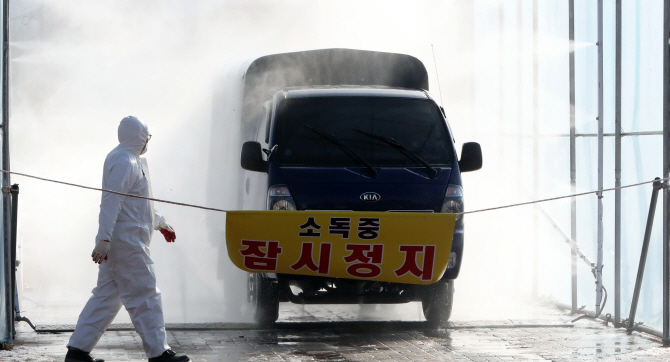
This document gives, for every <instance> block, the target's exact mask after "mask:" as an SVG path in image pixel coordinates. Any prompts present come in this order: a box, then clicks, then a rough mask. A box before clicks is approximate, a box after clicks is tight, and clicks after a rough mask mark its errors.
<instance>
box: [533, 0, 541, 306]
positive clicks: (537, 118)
mask: <svg viewBox="0 0 670 362" xmlns="http://www.w3.org/2000/svg"><path fill="white" fill-rule="evenodd" d="M537 13H538V1H537V0H533V200H537V199H538V194H539V192H538V189H539V184H540V183H539V175H538V170H539V168H540V160H539V144H538V137H539V122H540V116H539V114H540V110H539V103H540V101H539V99H540V94H539V93H540V89H539V88H540V79H539V69H538V68H539V65H538V63H539V56H538V52H539V49H538V47H539V39H538V38H539V34H538V14H537ZM537 223H538V217H537V212H534V213H533V291H532V292H533V297H537V295H538V281H537V279H538V267H537V265H538V260H537V259H538V243H539V241H538V240H537V238H538V234H539V232H538V227H537Z"/></svg>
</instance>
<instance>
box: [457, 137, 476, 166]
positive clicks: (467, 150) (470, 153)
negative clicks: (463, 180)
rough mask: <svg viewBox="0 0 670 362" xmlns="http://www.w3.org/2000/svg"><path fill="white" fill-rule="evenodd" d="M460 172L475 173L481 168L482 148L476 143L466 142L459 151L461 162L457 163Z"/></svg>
mask: <svg viewBox="0 0 670 362" xmlns="http://www.w3.org/2000/svg"><path fill="white" fill-rule="evenodd" d="M458 167H459V168H460V169H461V172H468V171H477V170H479V169H480V168H482V148H481V146H479V143H477V142H466V143H464V144H463V150H462V151H461V160H460V161H458Z"/></svg>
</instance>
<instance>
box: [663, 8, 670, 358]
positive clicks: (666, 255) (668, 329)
mask: <svg viewBox="0 0 670 362" xmlns="http://www.w3.org/2000/svg"><path fill="white" fill-rule="evenodd" d="M663 12H664V16H663V22H664V25H663V178H668V177H670V164H669V163H670V4H668V2H667V1H666V2H665V4H664V9H663ZM667 184H668V182H667V181H666V185H667ZM669 208H670V192H669V189H668V187H664V188H663V345H664V346H670V229H669V227H670V222H668V218H669V217H670V210H669Z"/></svg>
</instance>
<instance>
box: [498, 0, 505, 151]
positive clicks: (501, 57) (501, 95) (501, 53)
mask: <svg viewBox="0 0 670 362" xmlns="http://www.w3.org/2000/svg"><path fill="white" fill-rule="evenodd" d="M498 11H499V20H498V64H499V70H498V71H499V72H500V75H499V77H498V81H499V87H500V89H499V91H498V102H499V111H500V116H499V117H500V118H499V119H500V125H504V124H505V121H504V120H505V36H504V35H503V34H504V33H505V25H504V21H505V3H504V2H501V3H500V6H499V7H498ZM504 145H505V140H504V138H503V146H502V147H504ZM502 147H501V148H502ZM501 151H502V149H501Z"/></svg>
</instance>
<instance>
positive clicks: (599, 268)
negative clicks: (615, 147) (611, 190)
mask: <svg viewBox="0 0 670 362" xmlns="http://www.w3.org/2000/svg"><path fill="white" fill-rule="evenodd" d="M602 190H603V0H598V193H597V194H598V259H597V261H596V264H597V265H596V314H600V301H601V299H602V296H603V295H602V288H603V192H602Z"/></svg>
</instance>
